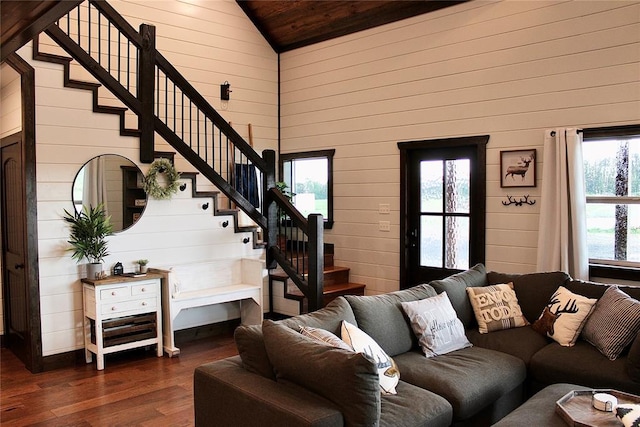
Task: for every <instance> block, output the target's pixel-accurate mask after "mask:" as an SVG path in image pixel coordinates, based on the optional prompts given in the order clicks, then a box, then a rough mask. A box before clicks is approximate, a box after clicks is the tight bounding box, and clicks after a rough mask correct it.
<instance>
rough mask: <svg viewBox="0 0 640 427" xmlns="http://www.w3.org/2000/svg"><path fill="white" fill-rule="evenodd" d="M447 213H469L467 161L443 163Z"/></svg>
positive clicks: (458, 160) (459, 160)
mask: <svg viewBox="0 0 640 427" xmlns="http://www.w3.org/2000/svg"><path fill="white" fill-rule="evenodd" d="M445 191H446V201H447V203H446V205H445V212H447V213H469V159H457V160H447V161H446V162H445Z"/></svg>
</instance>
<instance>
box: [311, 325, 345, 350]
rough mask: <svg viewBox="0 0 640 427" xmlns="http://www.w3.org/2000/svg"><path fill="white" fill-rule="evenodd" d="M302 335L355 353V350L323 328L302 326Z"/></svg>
mask: <svg viewBox="0 0 640 427" xmlns="http://www.w3.org/2000/svg"><path fill="white" fill-rule="evenodd" d="M300 333H301V334H302V335H304V336H306V337H309V338H312V339H314V340H316V341H318V342H321V343H324V344H328V345H330V346H332V347H337V348H341V349H343V350H349V351H353V348H351V347H350V346H349V344H347V343H346V342H344V341H342V340H341V339H340V338H339V337H338V336H336V335H335V334H334V333H332V332H329V331H327V330H325V329H321V328H312V327H310V326H302V325H301V326H300Z"/></svg>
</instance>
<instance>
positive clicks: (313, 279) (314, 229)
mask: <svg viewBox="0 0 640 427" xmlns="http://www.w3.org/2000/svg"><path fill="white" fill-rule="evenodd" d="M308 223H309V276H308V278H307V281H308V283H309V311H310V312H311V311H315V310H319V309H321V308H322V306H323V305H324V298H323V293H324V219H323V218H322V215H320V214H311V215H309V217H308Z"/></svg>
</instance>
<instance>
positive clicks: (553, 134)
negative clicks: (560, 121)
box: [551, 129, 582, 136]
mask: <svg viewBox="0 0 640 427" xmlns="http://www.w3.org/2000/svg"><path fill="white" fill-rule="evenodd" d="M576 132H578V133H582V129H578V130H577V131H576ZM551 136H556V131H555V130H552V131H551Z"/></svg>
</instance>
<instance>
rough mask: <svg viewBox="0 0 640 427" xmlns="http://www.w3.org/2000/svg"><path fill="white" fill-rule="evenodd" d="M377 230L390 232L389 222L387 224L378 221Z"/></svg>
mask: <svg viewBox="0 0 640 427" xmlns="http://www.w3.org/2000/svg"><path fill="white" fill-rule="evenodd" d="M378 230H380V231H391V222H389V221H380V222H378Z"/></svg>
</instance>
